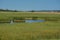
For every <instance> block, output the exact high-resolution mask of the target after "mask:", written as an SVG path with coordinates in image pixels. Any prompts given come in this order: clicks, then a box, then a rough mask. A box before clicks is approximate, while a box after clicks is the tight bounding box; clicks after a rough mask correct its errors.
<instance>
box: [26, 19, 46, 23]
mask: <svg viewBox="0 0 60 40" xmlns="http://www.w3.org/2000/svg"><path fill="white" fill-rule="evenodd" d="M25 22H26V23H27V22H28V23H33V22H45V20H25Z"/></svg>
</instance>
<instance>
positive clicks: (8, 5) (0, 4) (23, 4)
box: [0, 0, 60, 10]
mask: <svg viewBox="0 0 60 40" xmlns="http://www.w3.org/2000/svg"><path fill="white" fill-rule="evenodd" d="M0 9H11V10H60V0H0Z"/></svg>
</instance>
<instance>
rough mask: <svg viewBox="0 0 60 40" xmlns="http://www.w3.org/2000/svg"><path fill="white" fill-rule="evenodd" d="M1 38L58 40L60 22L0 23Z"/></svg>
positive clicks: (10, 39)
mask: <svg viewBox="0 0 60 40" xmlns="http://www.w3.org/2000/svg"><path fill="white" fill-rule="evenodd" d="M0 39H1V40H59V39H60V22H58V23H53V22H47V23H46V22H42V23H14V24H8V23H4V24H0Z"/></svg>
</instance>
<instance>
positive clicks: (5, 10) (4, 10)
mask: <svg viewBox="0 0 60 40" xmlns="http://www.w3.org/2000/svg"><path fill="white" fill-rule="evenodd" d="M0 11H3V12H60V10H31V11H18V10H9V9H0Z"/></svg>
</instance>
